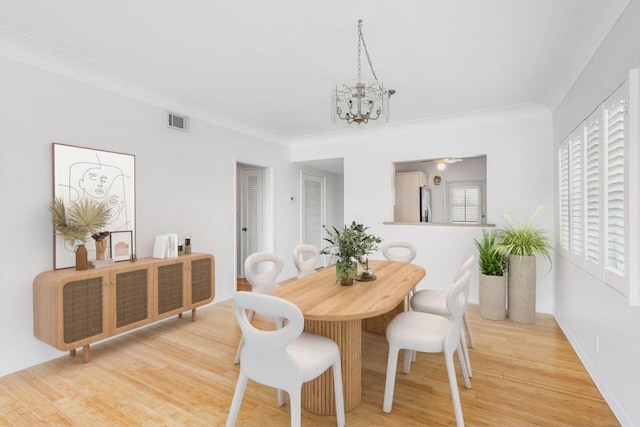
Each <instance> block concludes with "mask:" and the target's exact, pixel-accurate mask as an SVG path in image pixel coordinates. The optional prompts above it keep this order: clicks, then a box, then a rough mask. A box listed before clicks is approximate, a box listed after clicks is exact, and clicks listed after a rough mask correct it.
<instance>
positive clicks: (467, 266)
mask: <svg viewBox="0 0 640 427" xmlns="http://www.w3.org/2000/svg"><path fill="white" fill-rule="evenodd" d="M475 260H476V257H475V256H474V255H469V256H468V257H467V258H465V260H464V261H462V264H460V268H458V272H457V273H456V277H455V278H454V279H453V280H454V282H455V281H456V280H458V279H459V278H460V277H462V275H463V274H464V272H465V271H469V272H470V271H471V266H472V265H473V262H474V261H475ZM464 297H465V299H466V298H469V287H468V286H467V290H466V291H465V292H464Z"/></svg>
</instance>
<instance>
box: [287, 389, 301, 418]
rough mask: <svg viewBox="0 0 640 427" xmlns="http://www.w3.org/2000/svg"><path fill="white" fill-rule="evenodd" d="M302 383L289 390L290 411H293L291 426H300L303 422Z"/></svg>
mask: <svg viewBox="0 0 640 427" xmlns="http://www.w3.org/2000/svg"><path fill="white" fill-rule="evenodd" d="M301 390H302V384H300V387H298V388H297V389H295V390H291V391H289V402H290V405H289V411H290V412H291V427H300V424H301V423H302V399H301V397H300V393H301Z"/></svg>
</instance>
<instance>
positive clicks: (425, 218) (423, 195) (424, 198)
mask: <svg viewBox="0 0 640 427" xmlns="http://www.w3.org/2000/svg"><path fill="white" fill-rule="evenodd" d="M431 221H433V218H432V217H431V190H430V189H429V188H426V187H420V222H431Z"/></svg>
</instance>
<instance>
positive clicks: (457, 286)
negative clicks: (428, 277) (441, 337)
mask: <svg viewBox="0 0 640 427" xmlns="http://www.w3.org/2000/svg"><path fill="white" fill-rule="evenodd" d="M470 276H471V272H470V271H469V270H464V271H463V272H462V274H461V275H460V277H458V278H457V279H456V280H455V282H454V283H453V287H452V288H451V290H450V291H449V293H448V295H447V311H448V312H449V315H450V317H449V329H448V332H447V337H446V338H445V344H444V346H445V350H446V351H449V352H453V350H455V349H456V348H457V346H458V344H459V343H460V334H461V333H462V316H463V315H464V312H465V310H466V307H467V297H466V294H467V292H468V290H469V277H470Z"/></svg>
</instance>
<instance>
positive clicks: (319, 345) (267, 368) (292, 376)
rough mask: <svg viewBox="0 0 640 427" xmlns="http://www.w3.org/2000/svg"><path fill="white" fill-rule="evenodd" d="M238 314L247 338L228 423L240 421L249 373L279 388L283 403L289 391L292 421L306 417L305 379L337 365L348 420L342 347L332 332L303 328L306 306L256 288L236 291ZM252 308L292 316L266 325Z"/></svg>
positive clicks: (339, 399) (340, 417) (340, 420)
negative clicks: (254, 320)
mask: <svg viewBox="0 0 640 427" xmlns="http://www.w3.org/2000/svg"><path fill="white" fill-rule="evenodd" d="M233 304H234V309H235V314H236V319H237V321H238V324H239V325H240V329H241V330H242V335H243V336H244V338H245V344H244V346H243V347H242V357H241V362H240V373H239V375H238V382H237V385H236V390H235V392H234V394H233V400H232V402H231V409H230V410H229V417H228V418H227V427H232V426H234V425H235V423H236V420H237V418H238V412H239V411H240V405H241V403H242V398H243V396H244V392H245V389H246V387H247V382H248V380H249V379H251V380H253V381H256V382H258V383H260V384H264V385H266V386H269V387H274V388H277V389H278V404H279V405H280V406H282V405H284V403H285V402H284V400H285V399H284V391H286V392H287V393H288V394H289V406H290V411H291V425H292V426H300V423H301V412H302V410H301V391H302V384H303V383H305V382H307V381H310V380H312V379H314V378H316V377H318V376H319V375H321V374H322V373H323V372H325V371H326V370H327V369H329V368H332V370H333V386H334V393H335V405H336V418H337V425H338V427H343V426H344V425H345V415H344V397H343V393H342V371H341V369H342V368H341V365H340V350H339V349H338V345H337V344H336V343H335V342H334V341H333V340H331V339H330V338H327V337H323V336H320V335H315V334H310V333H307V332H303V331H302V330H303V327H304V318H303V316H302V312H301V311H300V309H299V308H298V307H296V306H295V305H294V304H293V303H291V302H289V301H287V300H284V299H281V298H278V297H275V296H272V295H262V294H256V293H252V292H242V291H241V292H237V293H236V294H235V295H234V297H233ZM247 311H248V312H258V313H259V314H260V315H262V316H266V317H270V318H283V319H286V320H287V322H286V324H285V325H283V326H282V327H281V328H280V329H276V330H272V331H265V330H260V329H258V328H256V327H254V326H253V325H252V324H251V321H250V319H249V316H248V314H247Z"/></svg>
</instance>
